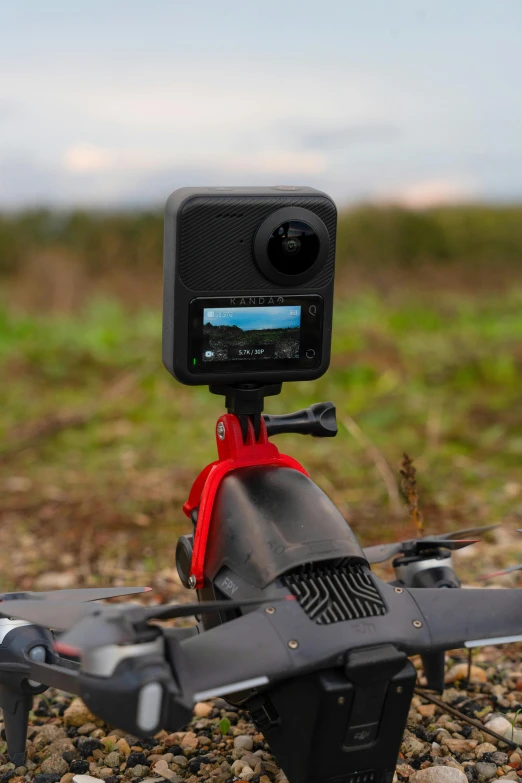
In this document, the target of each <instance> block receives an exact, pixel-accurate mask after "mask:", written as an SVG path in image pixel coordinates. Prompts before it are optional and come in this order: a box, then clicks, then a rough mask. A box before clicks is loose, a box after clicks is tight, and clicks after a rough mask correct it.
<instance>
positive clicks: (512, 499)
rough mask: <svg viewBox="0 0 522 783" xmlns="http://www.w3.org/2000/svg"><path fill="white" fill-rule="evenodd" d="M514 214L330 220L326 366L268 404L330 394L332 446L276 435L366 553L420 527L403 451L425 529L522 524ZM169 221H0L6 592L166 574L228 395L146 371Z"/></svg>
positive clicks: (519, 253) (27, 217)
mask: <svg viewBox="0 0 522 783" xmlns="http://www.w3.org/2000/svg"><path fill="white" fill-rule="evenodd" d="M520 225H522V207H487V206H485V207H480V206H473V207H455V208H447V209H433V210H428V211H424V212H408V211H406V210H403V209H398V208H392V207H387V208H384V207H380V208H377V207H359V208H357V209H353V210H351V211H349V212H346V213H344V214H343V215H341V218H340V222H339V233H338V270H339V272H340V274H339V275H338V279H337V284H336V296H337V301H336V306H335V322H334V333H333V347H332V363H331V367H330V370H329V371H328V373H327V374H326V375H325V376H324V377H323V378H321V379H319V380H317V381H315V382H312V383H308V382H307V383H294V384H286V386H285V387H284V388H283V393H282V394H281V396H280V397H276V398H271V399H270V400H269V401H267V409H268V410H269V411H270V412H274V413H282V412H285V411H291V410H295V409H297V408H301V407H304V406H306V405H309V404H310V403H312V402H315V401H318V400H328V399H331V400H333V401H335V403H336V405H337V410H338V418H339V422H340V431H339V435H338V437H337V438H335V439H332V440H331V439H328V440H325V441H321V440H317V439H306V438H299V437H298V436H283V437H281V438H280V439H279V440H278V445H279V447H280V448H281V450H283V451H287V452H289V453H291V454H293V455H295V456H297V457H298V458H299V459H300V460H301V461H302V462H303V464H304V465H305V467H306V468H307V469H308V470H309V471H310V473H311V475H312V477H313V478H314V480H315V481H317V483H318V484H319V485H320V486H322V487H323V488H324V490H325V491H326V492H327V493H328V494H329V495H330V496H331V497H332V499H333V500H334V502H335V503H336V504H337V505H338V507H339V508H340V510H341V511H342V513H343V514H344V515H345V517H346V519H347V520H348V521H349V523H350V524H351V525H352V526H353V528H354V530H355V532H356V533H357V535H358V536H359V538H360V540H361V541H362V542H363V543H373V542H376V541H378V540H386V539H387V540H389V539H391V538H392V537H394V536H402V535H414V534H415V532H416V531H415V529H414V528H413V527H412V523H411V522H410V520H409V517H408V513H407V510H406V508H405V507H404V506H402V505H401V502H400V500H399V501H398V499H397V495H396V493H395V495H394V493H393V491H390V477H391V483H392V485H393V486H395V485H394V479H395V477H398V472H399V468H400V463H401V459H402V455H403V452H407V453H408V454H409V455H410V456H411V457H413V458H414V460H415V465H416V467H417V469H418V476H419V489H420V501H421V506H422V508H423V510H424V514H425V518H426V528H427V531H438V530H445V529H449V528H452V527H455V526H456V525H460V526H465V527H467V526H471V525H475V524H479V523H484V524H486V523H488V522H500V521H502V522H507V523H508V524H512V525H513V526H519V527H520V526H522V471H521V465H522V406H521V405H520V400H521V389H522V274H521V273H522V232H521V231H520ZM162 230H163V226H162V216H161V215H160V214H158V213H153V212H150V213H143V214H130V213H129V214H121V215H94V214H87V213H82V212H75V213H70V214H55V213H51V212H45V211H40V212H32V213H25V214H19V215H4V216H0V272H1V273H2V274H3V279H2V284H1V287H0V372H1V374H2V384H0V574H1V575H2V576H1V577H0V588H2V589H3V588H8V587H12V586H16V587H18V588H21V587H26V588H30V587H33V586H34V585H35V581H34V580H37V579H38V578H40V577H41V575H42V574H45V573H46V572H47V571H49V570H51V572H53V571H54V572H56V571H58V572H62V571H64V570H66V569H67V568H69V569H70V568H71V563H74V564H75V568H76V565H77V564H78V563H79V564H80V565H79V566H78V568H79V571H77V573H76V575H75V578H76V579H77V581H80V582H81V581H82V580H84V581H86V580H89V579H91V580H92V578H93V577H92V574H93V573H94V574H98V576H99V578H100V579H102V578H103V579H104V580H105V581H110V580H111V579H114V580H121V579H124V578H127V577H128V578H129V579H132V578H134V577H132V574H136V573H142V571H143V569H145V570H146V572H147V573H151V574H154V573H156V572H157V571H158V569H161V568H166V569H170V571H172V568H173V565H174V548H175V541H176V536H177V535H178V534H179V532H180V531H181V530H187V529H188V527H189V523H188V521H187V520H186V519H185V518H184V517H183V515H182V512H181V505H182V503H183V502H184V500H186V497H187V493H188V490H189V488H190V485H191V483H192V481H193V480H194V478H195V476H196V475H197V473H198V471H199V470H200V469H201V468H202V467H203V466H204V465H205V464H206V463H207V462H209V461H211V460H213V459H214V458H215V443H214V436H213V432H214V424H215V420H216V418H217V416H218V415H220V413H221V411H222V410H223V401H222V400H221V398H218V397H214V396H212V395H210V394H209V392H208V390H207V389H206V388H187V387H183V386H181V385H180V384H178V383H176V382H175V381H174V380H173V379H172V378H171V377H170V376H169V375H168V373H167V372H166V371H165V370H164V369H163V368H162V366H161V358H160V357H161V350H160V341H161V313H160V310H159V299H160V297H159V292H160V287H161V256H162ZM354 270H355V274H354ZM112 271H115V272H116V275H115V276H114V277H113V278H111V279H110V280H109V282H108V283H107V280H106V277H107V274H108V273H110V272H112ZM363 272H364V273H363ZM479 272H480V274H479ZM383 465H384V466H385V468H386V470H387V471H388V473H387V479H386V476H383V467H382V466H383ZM385 472H386V471H385ZM393 486H392V490H393ZM42 531H45V535H44V536H42ZM13 552H15V555H13ZM477 567H478V566H477ZM140 569H141V570H140ZM129 574H130V576H129ZM138 578H140V579H141V577H138V576H136V577H135V579H138Z"/></svg>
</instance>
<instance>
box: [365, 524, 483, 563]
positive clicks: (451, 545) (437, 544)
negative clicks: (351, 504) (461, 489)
mask: <svg viewBox="0 0 522 783" xmlns="http://www.w3.org/2000/svg"><path fill="white" fill-rule="evenodd" d="M496 527H498V525H486V526H483V527H470V528H467V529H466V530H455V531H453V532H452V533H440V534H438V535H435V536H424V537H423V538H412V539H408V540H406V541H399V542H396V543H394V544H376V545H375V546H368V547H365V548H364V549H363V552H364V556H365V557H366V559H367V561H368V562H369V563H370V564H374V563H384V561H385V560H389V559H390V558H391V557H395V556H396V555H407V556H414V555H420V554H422V553H423V552H425V551H429V550H434V549H448V550H450V551H452V552H454V551H456V550H457V549H463V548H464V547H466V546H470V545H471V544H476V543H477V541H478V540H479V539H477V538H463V536H477V535H482V534H483V533H487V532H488V531H489V530H493V529H494V528H496Z"/></svg>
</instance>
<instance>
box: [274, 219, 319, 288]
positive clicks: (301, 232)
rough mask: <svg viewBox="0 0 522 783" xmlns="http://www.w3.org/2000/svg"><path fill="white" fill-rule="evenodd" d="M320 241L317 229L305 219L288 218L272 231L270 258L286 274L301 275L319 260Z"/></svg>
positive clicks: (275, 267) (276, 267) (277, 268)
mask: <svg viewBox="0 0 522 783" xmlns="http://www.w3.org/2000/svg"><path fill="white" fill-rule="evenodd" d="M319 248H320V242H319V237H318V236H317V234H316V232H315V230H314V229H313V228H312V226H311V225H310V224H309V223H305V222H304V221H303V220H288V221H286V222H285V223H281V224H280V225H279V226H277V228H276V229H275V230H274V231H273V232H272V233H271V235H270V238H269V240H268V245H267V250H266V252H267V256H268V260H269V261H270V263H271V264H272V266H273V267H274V269H276V270H277V271H278V272H280V273H281V274H284V275H300V274H302V273H303V272H306V271H307V270H308V269H310V267H311V266H312V265H313V264H314V263H315V261H316V260H317V256H318V255H319Z"/></svg>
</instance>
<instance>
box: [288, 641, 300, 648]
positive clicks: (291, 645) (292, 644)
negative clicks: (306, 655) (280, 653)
mask: <svg viewBox="0 0 522 783" xmlns="http://www.w3.org/2000/svg"><path fill="white" fill-rule="evenodd" d="M288 646H289V647H290V649H291V650H297V648H298V647H299V642H298V641H296V640H295V639H290V641H289V642H288Z"/></svg>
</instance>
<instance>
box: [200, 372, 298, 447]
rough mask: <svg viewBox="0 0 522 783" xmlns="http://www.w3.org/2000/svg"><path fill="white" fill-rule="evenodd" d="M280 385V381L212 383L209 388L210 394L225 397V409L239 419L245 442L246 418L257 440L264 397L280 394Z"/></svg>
mask: <svg viewBox="0 0 522 783" xmlns="http://www.w3.org/2000/svg"><path fill="white" fill-rule="evenodd" d="M282 386H283V384H282V383H270V384H266V383H239V384H236V385H224V386H220V385H219V384H212V385H211V386H209V389H210V391H211V393H212V394H221V395H223V396H224V397H225V405H226V407H227V411H228V412H229V413H233V414H234V415H235V416H237V418H238V419H239V423H240V425H241V432H242V434H243V441H244V442H245V443H246V440H247V435H248V420H249V419H251V421H252V424H253V425H254V435H255V439H256V441H257V440H258V439H259V436H260V433H261V414H262V412H263V408H264V407H265V397H274V396H275V395H276V394H281V387H282Z"/></svg>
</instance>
